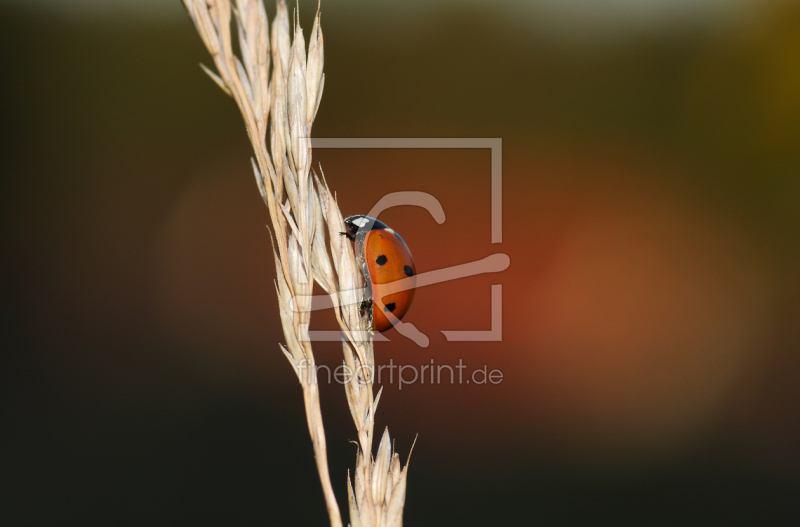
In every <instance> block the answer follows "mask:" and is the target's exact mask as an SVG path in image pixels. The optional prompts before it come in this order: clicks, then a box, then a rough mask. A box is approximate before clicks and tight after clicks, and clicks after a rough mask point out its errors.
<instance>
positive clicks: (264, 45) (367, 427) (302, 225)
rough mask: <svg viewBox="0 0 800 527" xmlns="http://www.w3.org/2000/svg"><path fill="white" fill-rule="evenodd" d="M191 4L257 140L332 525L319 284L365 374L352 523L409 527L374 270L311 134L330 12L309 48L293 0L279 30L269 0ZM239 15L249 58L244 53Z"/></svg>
mask: <svg viewBox="0 0 800 527" xmlns="http://www.w3.org/2000/svg"><path fill="white" fill-rule="evenodd" d="M183 3H184V5H185V6H186V10H187V12H188V13H189V16H190V18H191V19H192V22H193V23H194V25H195V28H196V29H197V32H198V33H199V34H200V37H201V38H202V40H203V42H204V44H205V45H206V47H207V48H208V50H209V52H210V53H211V56H212V58H213V60H214V65H215V66H216V69H217V72H218V73H216V74H215V73H214V72H213V71H211V70H210V69H208V68H206V67H205V66H203V69H204V71H205V72H206V73H207V74H208V75H209V76H210V77H211V78H212V79H213V80H214V82H216V83H217V85H218V86H219V87H220V88H222V90H223V91H224V92H225V93H227V94H228V95H230V96H231V97H232V98H233V99H234V100H235V101H236V104H237V106H238V107H239V110H240V112H241V113H242V117H243V119H244V122H245V127H246V129H247V133H248V136H249V138H250V142H251V143H252V145H253V151H254V153H255V159H254V160H253V172H254V174H255V177H256V182H257V183H258V188H259V191H260V192H261V196H262V198H263V199H264V202H265V203H266V205H267V207H268V209H269V214H270V219H271V222H272V229H271V230H270V231H271V233H272V234H273V252H274V256H275V268H276V274H277V276H276V280H275V287H276V291H277V295H278V304H279V312H280V316H281V324H282V326H283V332H284V336H285V337H286V345H285V346H283V345H281V346H280V347H281V350H282V351H283V353H284V355H285V356H286V358H287V359H288V360H289V363H290V364H291V365H292V367H293V369H294V371H295V374H296V375H297V377H298V380H299V381H300V385H301V388H302V392H303V399H304V402H305V411H306V418H307V421H308V429H309V433H310V435H311V442H312V445H313V448H314V454H315V456H316V461H317V470H318V472H319V476H320V481H321V482H322V490H323V494H324V497H325V502H326V506H327V509H328V516H329V518H330V522H331V525H332V526H334V527H339V526H341V525H342V520H341V514H340V512H339V507H338V505H337V503H336V498H335V496H334V494H333V487H332V485H331V481H330V475H329V470H328V461H327V453H326V441H325V428H324V426H323V423H322V412H321V410H320V400H319V389H318V385H317V382H316V381H317V380H316V361H315V359H314V353H313V350H312V347H311V343H310V339H309V333H308V324H309V321H310V317H311V295H312V288H313V284H314V281H316V282H317V283H318V284H319V285H320V286H321V287H322V289H324V290H325V292H326V293H327V294H329V295H330V297H331V300H332V302H333V305H334V306H335V307H334V312H335V314H336V320H337V321H338V322H339V327H340V329H341V335H342V348H343V354H344V363H345V365H346V366H347V367H348V371H350V372H354V373H355V374H354V375H351V376H350V377H349V378H348V379H347V382H346V383H345V394H346V396H347V402H348V405H349V407H350V413H351V416H352V418H353V421H354V423H355V425H356V429H357V431H358V445H359V452H358V455H357V459H356V468H355V471H354V474H353V481H351V480H350V478H349V477H348V506H349V512H350V523H351V525H352V526H353V527H361V526H365V527H366V526H371V527H372V526H386V527H398V526H401V525H402V514H403V505H404V502H405V485H406V473H407V469H408V463H406V466H405V467H403V468H401V466H400V460H399V456H398V454H397V453H395V452H393V448H392V447H391V440H390V438H389V433H388V430H386V431H384V433H383V436H382V438H381V442H380V446H379V447H378V452H377V455H376V456H375V458H373V456H372V442H373V433H374V425H375V421H374V416H375V410H376V408H377V406H378V401H379V400H380V393H378V396H377V397H373V382H372V378H373V373H374V371H375V361H374V354H373V345H372V338H371V333H370V332H369V331H368V330H367V325H368V321H367V319H366V317H365V316H363V314H362V313H361V312H360V310H359V309H358V304H359V302H360V300H361V299H360V298H359V296H358V293H357V291H358V290H360V289H362V288H363V285H364V284H363V276H362V275H361V272H360V267H359V266H358V265H357V263H356V259H355V255H354V253H353V247H352V245H351V244H350V243H349V242H348V241H347V240H346V239H343V237H342V236H341V235H340V233H342V232H345V231H346V229H345V226H344V222H343V219H342V214H341V212H340V211H339V206H338V204H337V203H336V198H335V197H334V196H333V194H332V193H331V191H330V189H329V188H328V185H327V183H326V182H325V181H324V178H323V179H322V180H320V178H318V177H317V176H316V174H314V173H313V172H312V170H311V143H310V141H309V137H310V132H311V127H312V125H313V123H314V117H315V116H316V113H317V110H318V109H319V104H320V100H321V97H322V91H323V88H324V85H325V76H324V74H323V66H324V52H323V39H322V30H321V26H320V16H319V11H317V16H316V17H315V20H314V27H313V29H312V30H311V35H310V39H309V43H308V48H307V49H306V44H305V40H304V38H303V30H302V29H301V28H300V26H299V24H298V23H297V21H296V20H295V23H294V31H292V30H291V29H290V24H289V14H288V9H287V8H286V4H285V2H284V1H283V0H278V2H277V14H276V16H275V19H274V21H273V23H272V27H271V28H270V24H269V22H268V19H267V14H266V10H265V8H264V5H263V4H262V3H261V0H236V1H235V7H234V6H233V5H232V3H231V1H230V0H183ZM232 21H235V23H236V28H237V37H238V44H239V50H240V53H241V59H240V58H239V57H237V56H236V55H234V53H233V45H232V41H231V39H232V33H231V22H232ZM270 65H272V71H271V72H270ZM270 73H271V76H270ZM268 125H269V126H268ZM267 132H269V136H268V135H267ZM326 234H327V236H326ZM326 238H327V241H326Z"/></svg>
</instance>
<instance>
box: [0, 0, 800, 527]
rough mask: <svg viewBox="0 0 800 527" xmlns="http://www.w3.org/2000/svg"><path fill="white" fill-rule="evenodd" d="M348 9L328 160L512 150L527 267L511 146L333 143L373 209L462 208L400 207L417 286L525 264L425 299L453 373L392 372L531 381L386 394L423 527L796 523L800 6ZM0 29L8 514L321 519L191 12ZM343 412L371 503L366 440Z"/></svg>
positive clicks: (370, 153)
mask: <svg viewBox="0 0 800 527" xmlns="http://www.w3.org/2000/svg"><path fill="white" fill-rule="evenodd" d="M328 4H330V5H328ZM322 9H323V26H322V27H323V32H324V36H325V48H326V49H325V55H326V61H325V71H326V77H327V80H326V86H325V93H324V96H323V98H322V105H321V107H320V110H319V113H318V115H317V119H316V122H315V125H314V130H313V133H314V136H316V137H330V138H335V137H491V138H494V137H497V138H502V140H503V222H504V223H503V226H504V229H503V242H502V243H501V244H491V243H490V240H491V237H490V232H491V230H490V226H491V223H490V218H491V209H490V184H491V179H490V175H491V167H490V154H489V151H488V150H455V149H453V150H448V149H445V150H382V149H377V150H366V149H365V150H334V149H317V150H315V151H314V159H315V161H314V163H315V164H317V163H320V164H321V165H322V169H323V170H324V172H325V176H326V179H327V181H328V183H329V184H330V185H331V188H332V189H334V190H335V191H336V192H337V195H338V199H339V203H340V206H341V209H342V212H343V213H344V214H345V215H349V214H361V213H366V212H367V211H369V210H370V209H371V208H372V206H373V205H374V204H375V203H376V202H377V201H378V200H379V199H380V198H381V197H382V196H383V195H384V194H386V193H389V192H394V191H402V190H418V191H424V192H428V193H431V194H432V195H434V196H435V197H436V198H437V199H438V200H439V201H440V202H441V204H442V206H443V208H444V211H445V213H446V215H447V220H446V221H445V223H444V224H442V225H437V224H436V222H435V221H434V220H433V219H432V218H431V217H430V215H428V214H427V213H426V212H425V211H424V210H423V209H420V208H414V207H407V208H396V209H390V210H388V211H387V212H386V213H385V214H383V215H382V216H381V220H382V221H384V222H386V223H387V224H388V225H390V226H391V227H393V228H394V229H395V230H397V231H398V232H400V233H401V235H402V236H403V238H404V239H405V240H406V242H407V243H408V245H409V247H410V248H411V250H412V252H413V254H414V256H415V259H416V264H417V268H418V271H419V272H420V273H422V272H425V271H431V270H436V269H442V268H446V267H449V266H453V265H459V264H463V263H467V262H471V261H474V260H478V259H481V258H484V257H486V256H488V255H490V254H494V253H498V252H500V253H505V254H507V255H508V256H509V258H510V261H511V265H510V267H509V268H508V270H506V271H504V272H502V273H499V274H490V275H482V276H474V277H471V278H467V279H463V280H458V281H453V282H445V283H441V284H437V285H433V286H430V287H426V288H420V289H419V290H418V291H417V293H416V297H415V300H414V305H413V307H412V308H411V310H410V312H409V314H408V315H407V317H406V319H405V320H406V321H408V322H412V323H413V324H414V325H415V326H416V327H417V328H419V329H420V330H421V331H422V332H423V333H425V334H426V335H428V336H429V338H430V346H429V347H427V348H420V347H417V346H416V345H415V344H413V343H412V342H411V341H409V340H407V339H405V338H403V337H402V336H400V335H399V334H398V333H397V332H396V331H391V332H389V333H387V334H386V336H387V337H389V339H390V340H391V342H387V343H381V344H378V345H376V358H377V361H378V363H379V364H388V363H389V362H390V361H392V363H393V364H403V365H417V366H420V365H426V364H430V363H431V361H434V363H435V364H437V365H439V364H448V365H456V364H457V363H458V362H459V360H461V361H463V364H465V365H466V370H465V372H467V373H470V372H472V371H473V370H476V369H480V368H483V367H484V366H485V367H487V368H488V370H493V369H498V370H500V371H502V372H503V381H502V382H501V383H500V384H497V385H491V384H487V385H476V384H474V383H471V384H450V383H443V384H433V385H432V384H430V383H425V384H423V383H414V384H410V385H404V386H402V389H400V387H399V386H398V385H397V384H396V383H393V384H390V383H384V387H385V389H384V392H385V393H384V394H383V396H382V399H381V404H380V409H379V412H378V414H377V420H378V428H379V429H380V428H382V427H383V426H389V427H390V432H391V433H392V435H393V437H394V438H395V439H396V446H397V448H398V450H399V451H400V452H401V453H407V452H408V451H409V449H410V448H411V444H412V442H413V441H414V439H415V437H417V434H418V439H417V442H416V446H415V447H414V454H413V457H412V459H411V468H410V476H409V487H408V498H407V507H406V522H407V524H408V525H442V524H458V525H487V524H496V523H508V524H536V525H596V524H598V523H605V524H614V525H686V524H692V525H710V524H719V523H724V524H738V523H742V524H747V525H751V524H754V523H756V522H758V523H759V524H764V525H781V524H787V523H789V524H791V519H792V518H794V519H796V518H798V517H800V515H798V514H797V506H796V505H795V502H796V497H797V495H798V492H800V384H798V382H797V378H798V375H800V355H798V351H799V350H800V331H798V328H800V301H799V300H798V299H800V276H799V275H798V270H800V178H798V175H800V3H797V2H788V1H784V2H777V1H760V2H755V1H753V2H748V1H746V0H740V1H737V0H730V1H725V0H716V1H715V0H705V1H702V2H696V3H695V4H692V3H689V2H671V3H670V2H666V1H661V0H642V1H640V2H638V3H637V2H625V1H623V0H614V1H609V2H607V3H598V4H592V3H586V2H584V1H582V0H569V1H565V2H562V3H548V2H545V1H544V0H542V1H538V2H532V3H522V2H514V1H511V0H507V1H503V2H499V3H496V4H491V3H488V2H487V3H481V2H477V1H470V2H455V1H452V2H450V1H446V2H434V3H428V2H426V3H423V2H412V3H410V4H403V5H400V4H398V5H392V4H390V3H372V2H370V3H367V2H363V3H360V2H356V1H354V0H353V1H348V2H327V3H325V2H323V6H322ZM268 11H269V12H270V13H271V14H272V13H274V6H272V5H271V4H268ZM312 15H313V5H312V4H308V5H305V4H303V5H301V13H300V19H301V22H302V23H303V25H304V27H306V28H310V27H311V17H312ZM0 35H1V36H0V39H2V44H3V46H2V49H3V50H4V53H2V55H0V57H2V58H0V64H1V65H2V71H3V72H4V79H5V82H3V83H2V90H3V94H2V101H3V102H2V105H0V111H1V112H2V124H3V126H2V139H3V141H2V144H3V155H2V156H1V157H0V168H2V175H3V185H4V188H3V192H2V200H3V207H2V211H3V221H2V232H3V245H4V251H3V254H4V257H3V268H4V272H3V273H2V276H3V280H2V291H3V299H4V302H3V314H4V317H3V320H4V324H3V325H4V328H5V331H4V334H5V338H4V342H5V346H4V348H6V350H7V351H6V353H5V354H4V355H5V356H4V358H3V367H2V370H0V371H2V373H3V374H4V375H3V381H2V390H3V396H2V399H1V400H2V403H1V404H2V406H1V407H0V411H1V412H2V413H1V414H0V415H2V423H3V424H2V434H0V441H2V443H0V444H1V445H2V446H3V447H4V448H3V451H4V452H5V454H4V456H3V462H2V463H3V469H2V470H0V473H2V475H3V476H2V482H3V492H2V496H3V498H2V501H3V502H4V503H3V506H2V507H0V510H2V512H0V523H2V524H3V525H22V524H26V525H31V524H35V525H50V524H65V523H78V524H83V525H88V524H103V525H106V524H137V525H140V524H143V523H154V524H156V523H157V524H167V525H172V524H188V523H191V524H195V525H197V524H209V525H211V524H213V525H224V524H231V523H236V524H241V525H249V524H264V523H271V522H276V521H279V520H282V521H284V522H288V523H292V524H324V522H325V521H326V519H325V518H326V516H325V510H324V505H323V501H322V495H321V492H320V486H319V481H318V477H317V475H316V471H315V468H314V463H313V456H312V452H311V445H310V441H309V439H308V434H307V429H306V424H305V417H304V415H303V410H302V397H301V394H300V390H299V389H298V387H297V385H296V380H295V377H294V376H293V374H292V372H291V369H290V367H289V365H288V364H287V363H286V360H285V358H284V357H283V356H282V354H281V353H280V352H279V349H278V346H277V343H278V342H282V341H283V335H282V331H281V329H280V325H279V319H278V313H277V310H276V302H275V294H274V289H273V283H272V280H273V277H274V266H273V260H272V255H271V251H270V245H269V235H268V232H267V230H266V228H265V225H266V224H267V223H268V221H269V220H268V216H267V210H266V208H265V207H264V205H263V202H262V201H261V199H260V197H259V195H258V192H257V189H256V185H255V184H254V182H253V177H252V173H251V169H250V161H249V156H250V148H249V145H248V142H247V137H246V134H245V132H244V128H243V126H242V124H241V121H240V118H239V115H238V113H237V110H236V108H235V105H234V104H233V102H232V101H231V100H230V99H228V98H227V97H225V96H224V94H222V93H221V92H220V90H219V89H218V88H217V87H216V86H215V85H214V84H213V83H212V82H210V81H209V80H208V79H207V78H205V76H204V75H203V74H202V72H201V71H200V69H199V68H198V67H197V63H198V62H203V63H205V64H210V62H211V61H210V59H209V58H208V57H207V53H206V52H205V50H204V49H203V47H202V45H201V42H200V39H199V37H198V36H197V35H196V34H195V32H194V29H193V27H192V26H191V24H190V22H189V21H188V19H187V18H186V17H185V15H184V14H183V12H182V9H181V7H180V5H179V2H177V0H176V1H174V2H171V3H163V4H162V3H159V2H143V3H141V4H140V5H138V6H133V5H129V4H125V3H123V2H121V1H120V2H108V3H104V4H103V5H102V6H101V5H100V4H97V5H95V4H94V3H92V2H88V1H87V2H77V3H68V4H67V3H64V4H61V3H57V2H55V0H53V1H52V2H48V1H47V0H37V1H35V2H30V3H27V4H25V3H22V2H18V1H7V2H4V3H3V4H0ZM492 284H502V286H503V303H502V309H503V323H502V330H503V332H502V334H503V340H502V341H501V342H471V343H467V342H464V343H462V342H448V341H447V340H446V339H445V337H444V335H443V334H442V333H441V332H442V331H443V330H444V331H450V330H488V329H490V327H491V285H492ZM312 326H313V327H312V329H333V328H334V327H335V321H334V318H333V316H332V313H325V312H323V313H319V314H317V315H315V318H314V321H313V324H312ZM315 350H316V353H317V356H318V360H319V361H320V362H322V363H323V364H326V365H328V366H330V367H331V368H335V367H336V366H337V365H338V364H339V363H340V361H341V352H340V349H339V346H338V345H336V343H319V344H317V345H316V346H315ZM321 389H322V404H323V413H324V417H325V420H326V427H327V430H328V450H329V456H330V462H331V472H332V477H333V482H334V488H335V489H336V491H337V493H338V495H339V498H340V501H341V504H342V505H344V503H345V502H344V499H345V484H344V482H345V477H346V474H347V470H348V468H350V467H351V466H352V462H353V459H354V456H355V450H354V448H355V447H354V446H353V445H351V444H350V443H348V440H350V439H353V438H354V437H355V430H354V427H353V425H352V422H351V421H350V418H349V412H348V410H347V407H346V402H345V398H344V395H343V393H342V392H343V391H342V388H341V386H339V385H336V384H333V385H323V386H322V388H321Z"/></svg>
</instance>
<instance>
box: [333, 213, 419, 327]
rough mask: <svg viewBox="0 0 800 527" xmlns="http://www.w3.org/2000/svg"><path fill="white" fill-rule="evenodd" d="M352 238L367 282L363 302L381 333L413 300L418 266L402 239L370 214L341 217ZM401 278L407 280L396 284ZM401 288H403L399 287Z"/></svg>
mask: <svg viewBox="0 0 800 527" xmlns="http://www.w3.org/2000/svg"><path fill="white" fill-rule="evenodd" d="M344 223H345V225H346V226H347V230H348V231H349V232H346V233H342V234H344V235H346V236H347V237H348V238H349V239H350V240H352V241H355V244H356V255H357V258H358V261H359V264H360V265H361V272H362V273H363V274H364V278H365V281H366V283H367V294H366V298H365V299H364V305H365V306H366V308H367V309H369V310H370V312H371V316H370V319H371V326H372V327H371V328H370V329H372V330H373V331H379V332H381V333H382V332H384V331H388V330H389V329H391V328H392V327H393V326H394V325H395V324H397V323H398V322H399V321H400V319H401V318H403V315H405V314H406V312H408V308H409V307H411V301H412V300H413V299H414V287H415V286H416V274H417V269H416V266H415V265H414V258H413V257H412V256H411V251H409V250H408V246H407V245H406V242H405V241H404V240H403V238H401V237H400V235H399V234H397V233H396V232H395V231H394V230H392V229H391V228H389V227H388V226H387V225H386V224H385V223H383V222H381V221H379V220H376V219H375V218H370V217H369V216H362V215H359V216H350V217H348V218H347V219H345V220H344ZM400 280H410V287H408V285H409V282H403V283H402V284H401V283H399V281H400ZM400 288H402V290H398V289H400Z"/></svg>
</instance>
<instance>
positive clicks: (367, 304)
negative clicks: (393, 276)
mask: <svg viewBox="0 0 800 527" xmlns="http://www.w3.org/2000/svg"><path fill="white" fill-rule="evenodd" d="M358 311H359V312H360V313H361V316H364V314H365V313H368V312H370V311H372V302H371V301H369V300H367V299H366V298H363V299H362V300H361V303H360V304H359V305H358Z"/></svg>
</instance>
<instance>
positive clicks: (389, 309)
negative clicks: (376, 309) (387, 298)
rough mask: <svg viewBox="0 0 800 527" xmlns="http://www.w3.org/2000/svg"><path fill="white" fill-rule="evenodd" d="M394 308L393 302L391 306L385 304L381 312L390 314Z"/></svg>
mask: <svg viewBox="0 0 800 527" xmlns="http://www.w3.org/2000/svg"><path fill="white" fill-rule="evenodd" d="M394 307H395V306H394V302H392V303H391V304H386V307H384V308H383V310H384V311H390V312H391V311H394Z"/></svg>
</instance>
